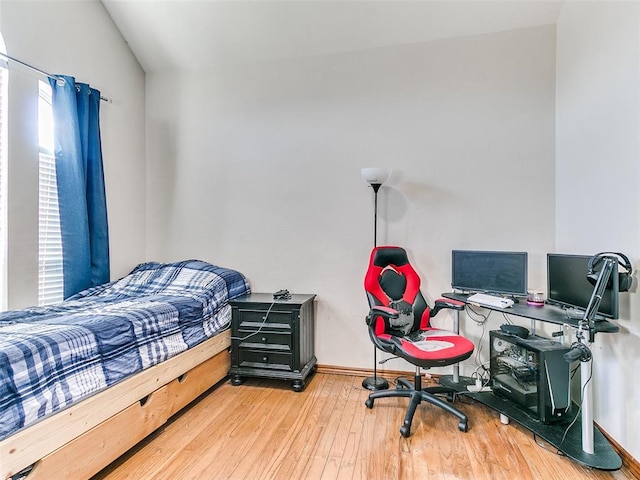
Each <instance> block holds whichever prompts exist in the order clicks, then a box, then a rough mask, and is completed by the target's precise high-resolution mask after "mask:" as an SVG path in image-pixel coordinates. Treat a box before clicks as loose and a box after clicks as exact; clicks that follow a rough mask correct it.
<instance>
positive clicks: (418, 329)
mask: <svg viewBox="0 0 640 480" xmlns="http://www.w3.org/2000/svg"><path fill="white" fill-rule="evenodd" d="M364 288H365V291H366V293H367V299H368V301H369V307H370V311H369V314H368V315H367V317H366V323H367V326H368V328H369V336H370V338H371V341H372V342H373V343H374V345H375V346H376V347H377V348H378V349H380V350H382V351H384V352H388V353H390V354H392V355H395V356H397V357H400V358H403V359H405V360H406V361H407V362H409V363H411V364H413V365H414V366H415V367H416V372H415V377H414V383H413V384H412V383H411V382H409V381H407V380H405V379H402V378H398V379H397V380H396V383H397V387H396V389H395V390H381V391H376V392H373V393H371V394H370V395H369V397H368V398H367V400H366V401H365V405H366V406H367V407H368V408H373V402H374V400H376V399H378V398H384V397H407V398H410V399H411V401H410V403H409V406H408V409H407V413H406V415H405V418H404V423H403V424H402V427H401V428H400V433H401V435H402V436H403V437H408V436H409V435H410V433H411V423H412V421H413V416H414V414H415V411H416V408H417V407H418V405H419V404H420V403H422V402H428V403H431V404H433V405H436V406H438V407H440V408H442V409H444V410H446V411H447V412H449V413H452V414H453V415H455V416H456V417H458V419H459V420H460V422H459V423H458V429H459V430H460V431H463V432H466V431H467V428H468V426H467V416H466V415H465V414H464V413H462V412H461V411H460V410H458V409H457V408H455V407H453V405H451V404H450V403H447V402H445V401H444V400H443V399H442V398H440V397H438V396H437V395H438V394H445V395H446V398H447V400H448V401H449V402H453V400H454V399H455V390H453V389H452V388H448V387H444V386H433V387H427V388H422V385H421V371H420V369H421V368H425V369H428V368H430V367H442V366H446V365H452V364H454V363H458V362H461V361H462V360H465V359H467V358H469V357H470V356H471V354H472V353H473V349H474V346H473V343H472V342H470V341H469V340H467V339H466V338H464V337H462V336H460V335H458V334H457V333H453V332H450V331H447V330H442V329H439V328H434V327H432V326H431V318H432V317H433V316H435V315H436V314H437V313H438V312H440V311H441V310H442V309H455V310H463V309H464V303H462V302H458V301H455V300H448V299H444V298H442V299H438V300H436V301H435V302H434V307H433V308H429V306H428V305H427V303H426V301H425V299H424V297H423V296H422V294H421V293H420V277H419V276H418V274H417V273H416V271H415V270H414V269H413V267H412V266H411V264H410V263H409V259H408V257H407V252H406V251H405V250H404V249H403V248H401V247H395V246H383V247H376V248H374V249H373V251H372V252H371V258H370V260H369V268H368V270H367V274H366V276H365V280H364Z"/></svg>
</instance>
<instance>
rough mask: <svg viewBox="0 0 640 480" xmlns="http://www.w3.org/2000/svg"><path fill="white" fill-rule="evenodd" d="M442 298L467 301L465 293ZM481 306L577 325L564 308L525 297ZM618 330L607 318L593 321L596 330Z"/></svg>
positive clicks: (526, 316) (536, 318)
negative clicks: (530, 301)
mask: <svg viewBox="0 0 640 480" xmlns="http://www.w3.org/2000/svg"><path fill="white" fill-rule="evenodd" d="M442 296H443V297H444V298H449V299H451V300H458V301H460V302H464V303H468V302H467V297H468V296H469V294H466V293H443V294H442ZM482 308H488V309H489V310H495V311H497V312H503V313H506V314H508V315H516V316H518V317H524V318H530V319H531V318H532V319H534V320H539V321H541V322H548V323H555V324H556V325H571V326H572V327H577V326H578V322H579V320H578V319H575V318H569V317H568V316H567V312H566V310H565V309H563V308H561V307H557V306H555V305H546V304H545V305H543V306H534V305H529V304H527V301H526V300H525V299H521V300H520V301H519V302H518V303H514V304H513V306H511V307H509V308H493V307H486V306H484V305H483V306H482ZM618 330H619V328H618V326H617V325H614V324H613V323H611V322H609V321H608V320H598V321H596V322H595V331H596V332H607V333H615V332H617V331H618Z"/></svg>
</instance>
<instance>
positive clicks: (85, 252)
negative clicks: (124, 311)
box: [50, 76, 110, 298]
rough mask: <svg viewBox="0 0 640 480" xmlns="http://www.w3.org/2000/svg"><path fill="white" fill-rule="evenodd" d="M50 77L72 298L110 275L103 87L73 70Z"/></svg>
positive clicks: (66, 291) (67, 276) (68, 287)
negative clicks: (96, 86) (102, 129)
mask: <svg viewBox="0 0 640 480" xmlns="http://www.w3.org/2000/svg"><path fill="white" fill-rule="evenodd" d="M62 80H64V81H62ZM50 83H51V88H52V93H53V96H52V106H53V124H54V127H53V128H54V141H55V157H56V175H57V178H58V201H59V205H60V230H61V234H62V255H63V268H64V298H67V297H69V296H71V295H73V294H74V293H77V292H79V291H80V290H84V289H85V288H88V287H92V286H95V285H100V284H102V283H105V282H108V281H109V278H110V274H109V232H108V225H107V202H106V196H105V188H104V171H103V167H102V147H101V142H100V121H99V116H100V92H99V91H98V90H96V89H94V88H91V87H90V86H89V85H87V84H84V83H76V81H75V79H74V78H73V77H68V76H60V79H59V80H57V81H56V80H50Z"/></svg>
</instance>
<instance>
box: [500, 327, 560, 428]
mask: <svg viewBox="0 0 640 480" xmlns="http://www.w3.org/2000/svg"><path fill="white" fill-rule="evenodd" d="M489 335H490V342H491V345H490V373H491V389H492V390H493V393H494V394H495V395H497V396H499V397H502V398H506V399H508V400H510V401H512V402H513V403H515V404H516V405H518V406H519V407H520V408H522V409H523V410H525V411H526V412H527V413H528V414H529V415H531V416H532V417H534V418H536V419H538V420H540V421H541V422H543V423H552V422H556V421H558V420H561V419H563V418H565V417H566V416H568V415H570V413H571V391H570V386H569V383H570V364H569V363H568V362H567V361H565V359H564V358H563V355H564V354H565V353H567V352H568V351H569V347H568V346H565V345H563V344H561V343H560V342H556V341H554V340H551V339H548V338H543V337H538V336H536V335H529V336H528V337H527V338H520V337H517V336H514V335H509V334H505V333H503V332H501V331H491V332H490V333H489Z"/></svg>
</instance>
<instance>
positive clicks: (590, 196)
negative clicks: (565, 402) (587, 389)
mask: <svg viewBox="0 0 640 480" xmlns="http://www.w3.org/2000/svg"><path fill="white" fill-rule="evenodd" d="M557 42H558V46H557V52H558V53H557V107H556V113H557V120H556V121H557V154H556V155H557V165H556V182H557V192H556V197H557V207H556V212H557V214H556V215H557V221H556V239H557V240H556V242H557V249H558V251H563V252H575V253H585V254H592V253H595V252H598V251H602V250H614V251H620V252H623V253H625V254H626V255H628V256H629V257H630V258H631V259H634V263H635V266H634V268H637V266H638V262H637V259H638V258H640V202H639V201H638V200H639V197H638V195H639V193H638V192H639V190H638V182H639V181H640V161H639V158H640V4H639V3H638V2H565V4H564V6H563V8H562V11H561V14H560V18H559V21H558V25H557ZM620 301H621V318H620V320H619V321H618V322H616V323H617V324H618V325H619V327H620V333H618V334H599V335H598V336H597V337H596V341H595V343H594V344H593V346H592V351H593V358H594V362H593V368H594V377H593V382H594V383H593V385H594V386H593V391H594V404H595V420H596V421H597V422H598V423H599V424H600V425H601V426H602V427H603V428H604V429H605V430H606V431H607V432H608V433H609V434H611V435H612V436H613V437H614V438H615V439H616V440H617V441H618V443H620V444H621V445H622V446H623V447H624V448H625V449H626V450H628V451H629V453H631V455H633V457H634V458H640V431H639V430H638V425H639V424H640V414H639V413H638V407H637V403H638V399H639V398H640V384H639V383H638V382H637V381H636V378H637V377H636V375H637V372H638V371H640V353H639V352H640V327H639V323H638V322H639V320H638V319H639V318H640V295H639V294H638V287H637V279H636V280H635V285H634V287H633V291H632V292H630V293H623V294H621V295H620Z"/></svg>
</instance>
